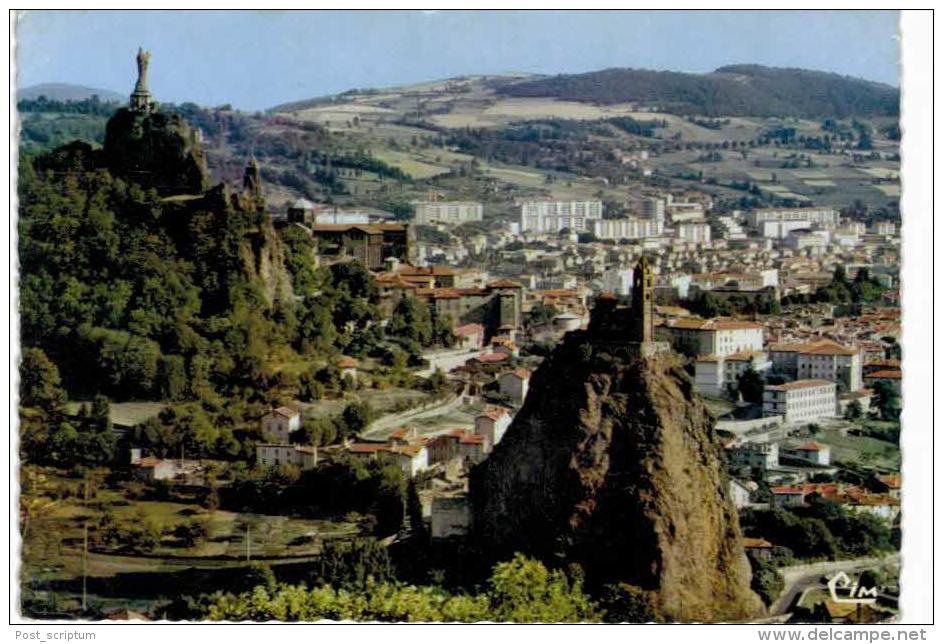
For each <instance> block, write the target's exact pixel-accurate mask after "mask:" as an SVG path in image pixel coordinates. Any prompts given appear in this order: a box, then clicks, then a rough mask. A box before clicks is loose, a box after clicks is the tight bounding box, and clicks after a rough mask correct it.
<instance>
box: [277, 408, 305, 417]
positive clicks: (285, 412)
mask: <svg viewBox="0 0 943 644" xmlns="http://www.w3.org/2000/svg"><path fill="white" fill-rule="evenodd" d="M270 413H272V414H275V415H276V416H284V417H285V418H294V417H295V416H300V414H299V413H298V412H297V411H295V410H294V409H292V408H291V407H276V408H275V409H273V410H272V411H271V412H270Z"/></svg>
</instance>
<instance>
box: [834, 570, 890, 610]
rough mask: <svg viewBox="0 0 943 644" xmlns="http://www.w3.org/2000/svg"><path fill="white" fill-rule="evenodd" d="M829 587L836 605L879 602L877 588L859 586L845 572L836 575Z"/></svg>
mask: <svg viewBox="0 0 943 644" xmlns="http://www.w3.org/2000/svg"><path fill="white" fill-rule="evenodd" d="M827 585H828V592H829V594H830V595H831V596H832V601H834V602H835V603H836V604H873V603H874V602H876V601H877V600H878V589H877V587H874V588H868V587H866V586H859V585H858V582H857V581H855V580H852V578H851V577H849V576H848V574H847V573H846V572H844V571H839V572H837V573H835V575H834V576H833V577H831V578H830V579H829V580H828V584H827Z"/></svg>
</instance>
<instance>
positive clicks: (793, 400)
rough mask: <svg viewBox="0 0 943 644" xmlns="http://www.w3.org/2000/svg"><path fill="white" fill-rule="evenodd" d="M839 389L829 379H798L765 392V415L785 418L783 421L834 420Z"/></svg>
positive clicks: (766, 389)
mask: <svg viewBox="0 0 943 644" xmlns="http://www.w3.org/2000/svg"><path fill="white" fill-rule="evenodd" d="M835 396H836V386H835V383H834V382H829V381H828V380H796V381H795V382H788V383H786V384H783V385H766V387H765V388H764V389H763V415H764V416H774V415H779V416H782V417H783V421H784V422H787V423H792V422H813V421H816V420H819V419H822V418H831V417H834V416H835V414H836V411H837V407H836V399H835Z"/></svg>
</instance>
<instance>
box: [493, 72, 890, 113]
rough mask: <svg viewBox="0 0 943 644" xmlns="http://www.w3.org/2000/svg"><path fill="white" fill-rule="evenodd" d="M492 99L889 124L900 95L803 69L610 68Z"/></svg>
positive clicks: (512, 86) (542, 81) (513, 88)
mask: <svg viewBox="0 0 943 644" xmlns="http://www.w3.org/2000/svg"><path fill="white" fill-rule="evenodd" d="M497 91H498V93H501V94H504V95H507V96H515V97H549V98H558V99H562V100H570V101H582V102H592V103H603V104H612V103H638V104H640V106H648V107H657V108H659V109H660V110H663V111H670V112H675V113H678V114H702V115H708V116H796V117H802V118H823V117H837V118H848V117H853V116H861V117H867V116H896V115H897V114H898V113H899V110H900V90H899V89H897V88H895V87H891V86H889V85H884V84H881V83H875V82H871V81H866V80H862V79H860V78H852V77H849V76H841V75H839V74H832V73H828V72H819V71H812V70H806V69H787V68H776V67H763V66H761V65H730V66H727V67H721V68H719V69H717V70H715V71H713V72H711V73H709V74H687V73H680V72H666V71H652V70H645V69H623V68H613V69H605V70H602V71H598V72H588V73H585V74H560V75H557V76H552V77H545V78H539V79H536V80H526V81H523V82H513V83H507V84H505V85H502V86H501V87H499V88H498V90H497Z"/></svg>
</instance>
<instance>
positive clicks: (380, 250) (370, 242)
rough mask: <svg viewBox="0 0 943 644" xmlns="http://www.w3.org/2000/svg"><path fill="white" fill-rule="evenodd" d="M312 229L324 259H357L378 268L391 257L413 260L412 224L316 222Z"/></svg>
mask: <svg viewBox="0 0 943 644" xmlns="http://www.w3.org/2000/svg"><path fill="white" fill-rule="evenodd" d="M310 231H311V235H312V237H313V238H314V240H315V242H316V244H317V254H318V257H319V258H320V259H321V260H322V261H326V262H333V261H344V260H349V259H354V260H357V261H358V262H360V263H361V264H363V265H364V266H365V267H366V268H368V269H370V270H374V271H378V270H382V269H383V268H384V266H385V260H386V259H387V258H390V257H393V258H396V259H397V260H399V261H401V262H407V261H408V260H409V247H410V244H409V227H408V224H315V225H313V226H311V228H310Z"/></svg>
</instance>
